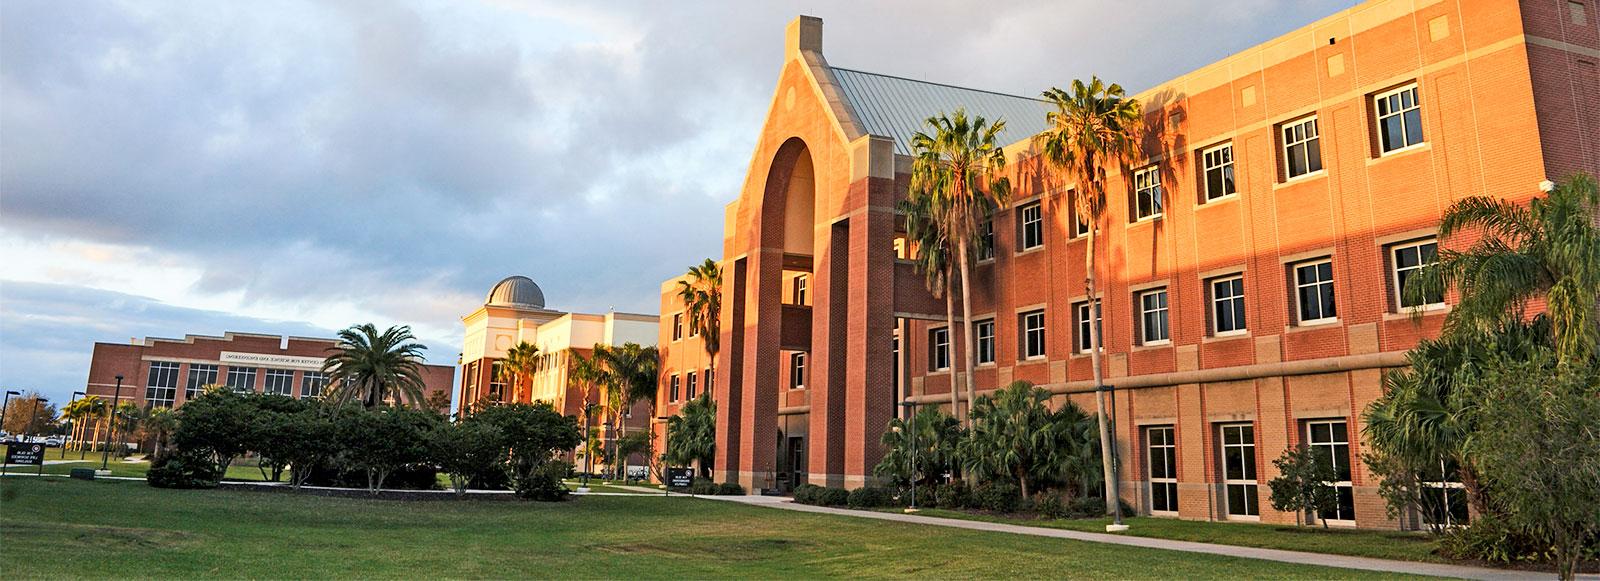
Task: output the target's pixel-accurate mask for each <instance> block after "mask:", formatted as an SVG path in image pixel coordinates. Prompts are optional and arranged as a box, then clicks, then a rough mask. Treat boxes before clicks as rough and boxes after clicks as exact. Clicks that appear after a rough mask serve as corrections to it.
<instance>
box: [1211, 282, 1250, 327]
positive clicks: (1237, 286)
mask: <svg viewBox="0 0 1600 581" xmlns="http://www.w3.org/2000/svg"><path fill="white" fill-rule="evenodd" d="M1210 286H1211V334H1212V335H1218V336H1221V335H1235V334H1239V333H1243V332H1245V330H1246V327H1245V322H1244V276H1243V275H1235V276H1227V277H1222V278H1215V279H1212V280H1211V285H1210Z"/></svg>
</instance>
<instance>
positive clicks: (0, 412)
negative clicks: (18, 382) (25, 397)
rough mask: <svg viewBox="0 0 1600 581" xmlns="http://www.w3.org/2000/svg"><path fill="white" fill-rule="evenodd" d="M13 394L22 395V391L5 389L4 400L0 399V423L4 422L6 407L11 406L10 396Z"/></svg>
mask: <svg viewBox="0 0 1600 581" xmlns="http://www.w3.org/2000/svg"><path fill="white" fill-rule="evenodd" d="M13 395H22V392H20V391H12V390H9V389H8V390H6V397H5V400H4V401H0V424H4V423H5V417H6V409H7V408H10V407H11V396H13Z"/></svg>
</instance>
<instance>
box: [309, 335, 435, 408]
mask: <svg viewBox="0 0 1600 581" xmlns="http://www.w3.org/2000/svg"><path fill="white" fill-rule="evenodd" d="M415 339H416V337H414V336H412V334H411V327H409V326H401V327H389V328H388V329H387V330H385V331H383V332H382V333H379V332H378V328H377V327H374V326H373V325H372V323H364V324H360V325H355V326H352V327H350V328H348V329H345V330H343V331H339V343H338V344H337V345H335V346H333V347H330V348H328V351H329V352H330V353H331V354H330V355H328V358H327V360H326V361H324V362H323V364H322V373H323V374H325V375H327V377H328V385H330V386H334V388H333V390H332V395H333V401H334V403H335V404H337V405H344V404H345V403H346V402H349V401H352V400H359V401H360V402H361V405H362V406H364V407H366V408H368V409H371V408H375V407H378V406H379V405H382V404H383V403H384V401H385V400H389V399H391V398H392V399H393V400H394V401H395V403H399V404H406V403H409V404H410V405H412V406H420V405H422V403H423V395H422V394H423V391H424V390H425V389H426V386H425V385H424V383H423V381H422V361H423V357H422V352H423V351H425V350H427V347H425V346H423V345H422V344H420V343H417V342H416V341H415Z"/></svg>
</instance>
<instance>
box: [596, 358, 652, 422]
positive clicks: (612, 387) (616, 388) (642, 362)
mask: <svg viewBox="0 0 1600 581" xmlns="http://www.w3.org/2000/svg"><path fill="white" fill-rule="evenodd" d="M594 358H595V359H596V360H597V362H598V363H599V365H600V366H601V368H602V370H603V375H602V377H603V380H604V382H605V387H606V399H607V402H608V403H607V405H608V407H610V408H611V416H612V417H613V418H618V419H619V427H618V429H617V437H619V438H620V437H622V436H623V435H625V431H626V429H625V428H623V427H620V426H621V425H622V424H621V422H620V418H621V417H622V416H623V415H626V414H627V413H628V410H629V409H632V408H633V404H634V403H637V402H639V401H641V400H648V401H649V402H650V403H651V405H652V406H654V405H655V399H656V369H657V367H658V361H659V356H658V355H657V351H656V348H655V347H654V346H651V347H645V346H642V345H640V344H638V343H631V342H630V343H624V344H622V345H621V346H620V347H618V346H610V345H595V346H594Z"/></svg>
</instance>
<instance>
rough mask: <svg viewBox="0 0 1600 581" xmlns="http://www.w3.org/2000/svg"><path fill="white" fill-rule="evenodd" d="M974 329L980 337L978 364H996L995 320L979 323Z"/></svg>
mask: <svg viewBox="0 0 1600 581" xmlns="http://www.w3.org/2000/svg"><path fill="white" fill-rule="evenodd" d="M973 327H974V331H975V332H976V333H977V335H978V353H977V356H978V363H979V364H980V365H981V364H984V363H994V319H988V320H984V321H978V322H977V324H975V325H973Z"/></svg>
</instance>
